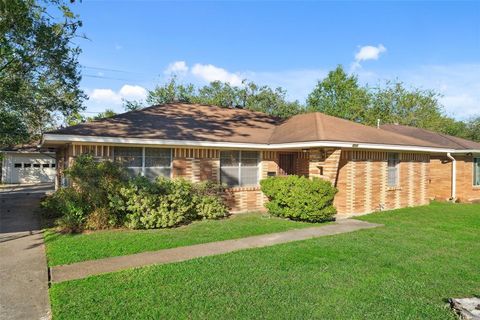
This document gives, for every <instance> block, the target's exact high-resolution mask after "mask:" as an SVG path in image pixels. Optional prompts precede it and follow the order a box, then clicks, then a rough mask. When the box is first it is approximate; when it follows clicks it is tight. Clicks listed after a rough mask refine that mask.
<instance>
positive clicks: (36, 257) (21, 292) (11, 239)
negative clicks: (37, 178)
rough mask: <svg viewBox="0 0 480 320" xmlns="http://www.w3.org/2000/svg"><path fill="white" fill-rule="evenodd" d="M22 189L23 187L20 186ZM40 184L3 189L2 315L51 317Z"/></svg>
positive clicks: (0, 246)
mask: <svg viewBox="0 0 480 320" xmlns="http://www.w3.org/2000/svg"><path fill="white" fill-rule="evenodd" d="M19 189H20V190H19ZM39 189H42V188H39V187H37V186H33V187H31V188H29V187H22V188H18V187H15V188H2V190H0V319H2V320H3V319H5V320H6V319H49V317H50V303H49V299H48V274H47V261H46V258H45V248H44V244H43V236H42V233H41V231H40V225H39V219H38V218H39V217H38V215H37V214H35V210H36V209H37V208H38V202H39V200H40V197H41V196H43V192H40V191H39Z"/></svg>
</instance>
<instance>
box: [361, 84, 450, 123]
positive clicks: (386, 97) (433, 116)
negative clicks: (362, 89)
mask: <svg viewBox="0 0 480 320" xmlns="http://www.w3.org/2000/svg"><path fill="white" fill-rule="evenodd" d="M439 98H440V95H439V94H438V93H436V92H435V91H433V90H421V89H417V88H412V89H407V88H406V87H405V85H404V84H403V83H402V82H398V81H395V82H392V81H387V82H386V83H385V84H382V85H379V86H378V87H377V88H374V89H371V95H370V105H369V107H368V110H367V112H366V114H367V115H366V117H365V123H366V124H370V125H374V124H375V123H376V122H377V119H380V121H381V122H382V123H399V124H403V125H408V126H414V127H420V128H425V129H433V130H435V129H439V128H441V127H442V125H443V124H444V123H445V119H446V116H445V115H444V112H443V107H442V106H441V105H440V103H439V100H438V99H439Z"/></svg>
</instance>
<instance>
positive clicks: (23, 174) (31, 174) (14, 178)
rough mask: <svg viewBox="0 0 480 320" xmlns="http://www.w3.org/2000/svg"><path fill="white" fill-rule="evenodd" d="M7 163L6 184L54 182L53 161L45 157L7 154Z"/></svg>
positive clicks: (54, 164) (54, 165)
mask: <svg viewBox="0 0 480 320" xmlns="http://www.w3.org/2000/svg"><path fill="white" fill-rule="evenodd" d="M8 157H9V159H8V161H6V162H7V166H8V168H6V169H7V172H6V173H7V174H6V182H7V183H42V182H54V181H55V173H56V163H55V159H53V158H51V157H49V156H45V155H40V154H39V155H22V154H9V155H8Z"/></svg>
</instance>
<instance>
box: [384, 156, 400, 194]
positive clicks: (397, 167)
mask: <svg viewBox="0 0 480 320" xmlns="http://www.w3.org/2000/svg"><path fill="white" fill-rule="evenodd" d="M393 154H397V155H398V157H397V159H396V161H395V162H394V164H395V166H394V168H395V184H394V185H392V184H390V181H389V177H390V176H389V174H390V172H389V171H390V168H391V167H390V155H393ZM400 162H401V161H400V153H399V152H388V154H387V187H388V188H398V187H399V185H400Z"/></svg>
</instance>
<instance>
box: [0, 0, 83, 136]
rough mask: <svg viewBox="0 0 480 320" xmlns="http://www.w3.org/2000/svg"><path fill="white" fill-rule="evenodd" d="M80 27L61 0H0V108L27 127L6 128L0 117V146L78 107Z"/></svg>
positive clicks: (37, 130) (80, 95)
mask: <svg viewBox="0 0 480 320" xmlns="http://www.w3.org/2000/svg"><path fill="white" fill-rule="evenodd" d="M58 16H60V18H55V17H58ZM79 27H81V21H80V20H79V18H78V16H77V15H75V14H74V13H73V12H72V11H71V10H70V8H69V6H68V5H67V4H66V3H65V2H64V1H63V0H44V1H41V2H40V1H36V0H9V1H2V2H1V4H0V111H1V112H2V115H3V116H5V117H7V118H5V119H12V118H16V119H17V120H18V122H17V123H18V125H19V126H20V127H22V128H27V132H28V136H26V135H25V134H24V133H22V134H18V132H17V131H16V130H13V131H12V130H8V127H5V126H4V122H7V121H2V127H1V128H0V134H1V138H0V141H1V144H2V146H4V145H5V144H10V145H11V144H16V143H21V142H25V140H29V139H32V138H36V137H38V136H39V135H40V134H41V133H42V132H44V131H45V130H46V129H48V128H49V127H51V126H52V125H53V124H54V123H55V122H56V117H57V116H58V115H63V116H68V115H70V114H72V113H74V112H76V111H78V110H81V109H82V101H83V100H84V98H85V95H84V93H83V92H82V91H81V90H80V89H79V83H80V79H81V77H80V73H79V68H78V62H77V57H78V54H79V53H80V49H79V48H78V46H76V45H74V44H73V40H74V38H75V37H77V30H78V28H79ZM22 132H23V131H22Z"/></svg>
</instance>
